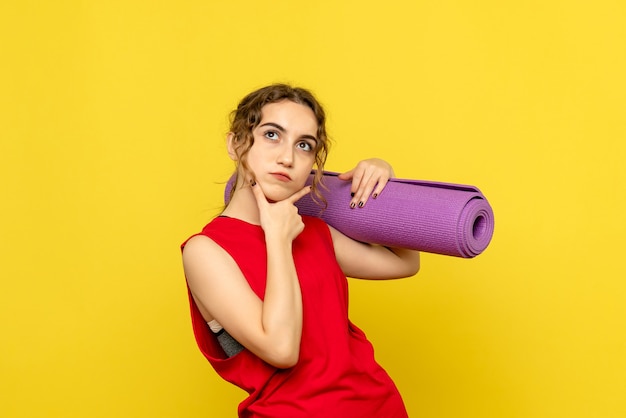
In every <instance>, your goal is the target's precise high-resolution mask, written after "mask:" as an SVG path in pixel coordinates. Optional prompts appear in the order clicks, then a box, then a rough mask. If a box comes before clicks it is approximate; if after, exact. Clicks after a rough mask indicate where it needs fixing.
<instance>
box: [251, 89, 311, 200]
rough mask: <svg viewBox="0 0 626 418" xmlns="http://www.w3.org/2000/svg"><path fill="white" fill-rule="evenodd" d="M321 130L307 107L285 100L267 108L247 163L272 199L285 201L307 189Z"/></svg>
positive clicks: (255, 130) (254, 133) (263, 112)
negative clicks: (306, 184)
mask: <svg viewBox="0 0 626 418" xmlns="http://www.w3.org/2000/svg"><path fill="white" fill-rule="evenodd" d="M317 128H318V125H317V119H316V118H315V114H314V113H313V111H312V110H311V109H310V108H309V107H307V106H305V105H301V104H298V103H294V102H292V101H289V100H283V101H280V102H276V103H268V104H266V105H265V106H263V108H262V110H261V121H260V123H259V124H258V126H257V127H256V128H255V129H254V130H253V131H252V134H253V136H254V144H253V145H252V147H251V148H250V151H249V152H248V156H247V163H248V167H249V168H250V170H251V171H252V174H253V175H254V177H255V180H256V181H257V182H258V183H259V184H260V185H261V188H262V189H263V191H264V192H265V196H266V197H267V198H268V199H269V200H273V201H279V200H283V199H285V198H287V197H289V196H291V195H292V194H293V193H295V192H297V191H298V190H300V189H302V187H304V184H305V182H306V180H307V178H308V177H309V174H310V173H311V169H312V168H313V164H314V162H315V153H316V151H317V148H318V146H317V142H318V140H319V139H318V138H317Z"/></svg>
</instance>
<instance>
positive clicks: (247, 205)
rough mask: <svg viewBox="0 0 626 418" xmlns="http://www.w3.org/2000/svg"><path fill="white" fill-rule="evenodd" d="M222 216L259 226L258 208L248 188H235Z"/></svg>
mask: <svg viewBox="0 0 626 418" xmlns="http://www.w3.org/2000/svg"><path fill="white" fill-rule="evenodd" d="M222 215H224V216H228V217H231V218H236V219H241V220H242V221H246V222H248V223H251V224H254V225H260V224H261V220H260V217H259V207H258V205H257V203H256V199H255V197H254V195H253V194H252V189H251V188H250V186H243V187H242V186H239V185H238V186H237V188H236V189H235V191H234V193H233V196H232V198H231V199H230V202H228V205H227V206H226V208H225V209H224V211H223V212H222Z"/></svg>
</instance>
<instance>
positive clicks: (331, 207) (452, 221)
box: [224, 171, 494, 258]
mask: <svg viewBox="0 0 626 418" xmlns="http://www.w3.org/2000/svg"><path fill="white" fill-rule="evenodd" d="M337 175H338V173H333V172H328V171H326V172H324V177H323V185H324V186H325V188H324V187H322V188H320V191H321V192H322V195H323V196H324V197H325V198H326V201H327V202H328V206H327V208H326V209H325V210H324V209H323V204H321V203H316V202H315V201H314V200H313V199H312V197H311V194H309V195H307V196H305V197H303V198H302V199H300V200H299V201H298V202H297V203H296V206H297V207H298V210H299V212H300V214H301V215H309V216H317V217H320V218H322V219H323V220H324V221H326V223H327V224H329V225H331V226H332V227H334V228H335V229H337V230H338V231H340V232H342V233H343V234H345V235H347V236H349V237H350V238H352V239H355V240H357V241H362V242H368V243H371V244H380V245H385V246H389V247H400V248H410V249H413V250H419V251H424V252H429V253H435V254H442V255H450V256H455V257H463V258H471V257H475V256H477V255H479V254H480V253H482V252H483V251H484V250H485V248H487V246H488V245H489V242H490V241H491V237H492V236H493V229H494V218H493V211H492V209H491V206H490V205H489V203H488V202H487V199H486V198H485V196H483V194H482V193H481V192H480V190H478V189H477V188H476V187H473V186H467V185H461V184H452V183H438V182H430V181H420V180H406V179H396V178H394V179H391V180H389V182H388V183H387V185H386V186H385V189H384V190H383V192H382V193H381V194H380V196H379V197H378V198H377V199H372V198H370V199H369V200H368V201H367V204H366V205H365V206H364V207H363V208H355V209H351V208H350V199H351V198H350V185H351V182H349V181H343V180H340V179H339V178H337ZM312 178H313V176H311V177H309V183H310V182H311V180H312ZM232 181H233V179H232V178H231V179H230V181H229V183H228V185H227V186H226V190H225V193H224V201H225V202H227V201H228V192H229V191H230V188H231V185H232Z"/></svg>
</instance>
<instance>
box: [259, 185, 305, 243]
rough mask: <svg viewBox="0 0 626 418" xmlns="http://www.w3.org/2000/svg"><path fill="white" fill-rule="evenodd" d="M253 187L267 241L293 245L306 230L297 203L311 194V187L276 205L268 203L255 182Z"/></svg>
mask: <svg viewBox="0 0 626 418" xmlns="http://www.w3.org/2000/svg"><path fill="white" fill-rule="evenodd" d="M251 187H252V193H253V194H254V197H255V199H256V203H257V205H258V207H259V215H260V221H261V227H262V228H263V231H264V232H265V236H266V239H268V238H278V239H279V240H282V239H285V240H287V241H288V242H289V243H291V242H292V241H293V240H294V239H296V237H297V236H298V235H299V234H300V233H301V232H302V230H303V229H304V223H303V222H302V217H301V216H300V215H299V214H298V208H296V206H295V203H296V202H297V201H298V200H299V199H300V198H301V197H303V196H304V195H306V194H307V193H309V192H310V191H311V187H310V186H306V187H304V188H302V189H301V190H299V191H297V192H295V193H294V194H292V195H291V196H289V197H288V198H287V199H285V200H281V201H280V202H276V203H270V202H268V201H267V199H266V197H265V194H264V193H263V190H262V189H261V185H260V184H258V183H256V182H254V181H253V182H252V183H251Z"/></svg>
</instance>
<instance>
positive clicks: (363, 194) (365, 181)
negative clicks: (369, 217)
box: [350, 172, 376, 208]
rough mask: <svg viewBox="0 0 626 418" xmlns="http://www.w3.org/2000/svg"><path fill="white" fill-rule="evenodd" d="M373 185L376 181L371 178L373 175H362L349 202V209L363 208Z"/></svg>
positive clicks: (369, 173) (368, 173)
mask: <svg viewBox="0 0 626 418" xmlns="http://www.w3.org/2000/svg"><path fill="white" fill-rule="evenodd" d="M375 185H376V179H375V177H374V176H373V173H371V172H367V173H364V174H363V176H362V177H361V181H360V183H359V185H358V187H357V189H356V190H355V193H353V196H352V200H351V201H350V207H352V208H354V207H357V206H358V207H363V206H364V205H365V202H366V201H367V199H368V197H369V194H370V193H371V192H372V190H373V189H374V186H375Z"/></svg>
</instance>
